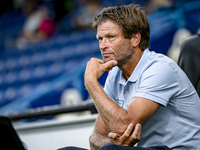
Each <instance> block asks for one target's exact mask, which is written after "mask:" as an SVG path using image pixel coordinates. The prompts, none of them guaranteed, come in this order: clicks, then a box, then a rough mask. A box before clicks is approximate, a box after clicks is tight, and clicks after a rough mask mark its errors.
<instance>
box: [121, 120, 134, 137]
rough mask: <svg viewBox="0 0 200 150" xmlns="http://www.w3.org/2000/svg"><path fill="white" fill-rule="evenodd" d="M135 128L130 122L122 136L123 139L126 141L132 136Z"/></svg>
mask: <svg viewBox="0 0 200 150" xmlns="http://www.w3.org/2000/svg"><path fill="white" fill-rule="evenodd" d="M132 130H133V124H132V123H131V124H129V125H128V127H127V129H126V131H125V132H124V134H123V135H122V136H121V137H120V138H121V141H126V139H127V138H129V137H130V136H131V132H132Z"/></svg>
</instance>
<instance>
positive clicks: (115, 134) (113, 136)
mask: <svg viewBox="0 0 200 150" xmlns="http://www.w3.org/2000/svg"><path fill="white" fill-rule="evenodd" d="M108 137H109V138H112V139H116V138H118V137H119V136H118V134H117V133H113V132H110V133H108Z"/></svg>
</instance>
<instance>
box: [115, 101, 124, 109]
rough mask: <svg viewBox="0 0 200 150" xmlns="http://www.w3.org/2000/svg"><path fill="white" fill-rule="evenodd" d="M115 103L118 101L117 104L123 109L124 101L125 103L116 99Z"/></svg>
mask: <svg viewBox="0 0 200 150" xmlns="http://www.w3.org/2000/svg"><path fill="white" fill-rule="evenodd" d="M115 101H116V103H117V104H118V105H119V106H120V107H122V108H123V106H124V101H123V100H118V99H116V100H115Z"/></svg>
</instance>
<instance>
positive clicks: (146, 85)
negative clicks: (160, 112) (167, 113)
mask: <svg viewBox="0 0 200 150" xmlns="http://www.w3.org/2000/svg"><path fill="white" fill-rule="evenodd" d="M178 80H179V77H178V75H177V73H176V70H175V69H174V67H173V66H171V65H170V64H169V63H167V62H159V63H158V62H155V63H154V64H152V65H151V66H150V67H149V68H148V69H147V70H146V71H145V72H143V74H142V76H141V80H140V85H139V88H138V89H137V91H136V95H135V96H136V97H143V98H146V99H149V100H152V101H154V102H157V103H159V104H161V105H163V106H167V104H168V102H169V99H170V98H171V97H172V96H173V95H174V94H175V93H177V92H178V90H179V84H178Z"/></svg>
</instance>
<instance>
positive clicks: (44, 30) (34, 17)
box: [15, 5, 56, 49]
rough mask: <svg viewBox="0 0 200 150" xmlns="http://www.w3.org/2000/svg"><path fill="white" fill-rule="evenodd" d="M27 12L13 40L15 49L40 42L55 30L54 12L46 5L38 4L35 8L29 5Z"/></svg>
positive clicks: (50, 35)
mask: <svg viewBox="0 0 200 150" xmlns="http://www.w3.org/2000/svg"><path fill="white" fill-rule="evenodd" d="M28 12H29V13H28V16H27V19H26V21H25V23H24V25H23V27H22V31H21V32H20V34H19V36H18V37H17V38H16V41H15V47H16V48H17V49H23V48H26V47H27V46H28V45H29V44H33V43H38V42H42V41H44V40H46V39H48V38H49V37H52V36H53V35H54V34H55V32H56V22H55V21H54V14H53V13H52V11H51V10H50V9H49V8H48V7H47V6H46V5H39V6H37V7H36V8H34V6H32V5H31V6H29V8H28Z"/></svg>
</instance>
